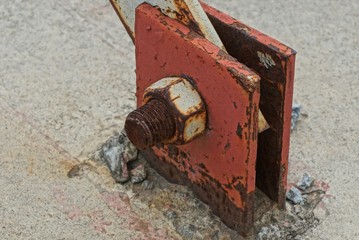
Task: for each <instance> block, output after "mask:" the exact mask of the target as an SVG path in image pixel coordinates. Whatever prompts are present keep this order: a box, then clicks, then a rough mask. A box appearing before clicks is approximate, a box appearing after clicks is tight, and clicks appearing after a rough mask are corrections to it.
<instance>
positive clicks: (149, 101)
mask: <svg viewBox="0 0 359 240" xmlns="http://www.w3.org/2000/svg"><path fill="white" fill-rule="evenodd" d="M206 119H207V112H206V109H205V104H204V102H203V101H202V98H201V96H200V95H199V93H198V92H197V90H196V89H195V88H194V87H193V85H192V84H191V83H190V82H189V81H188V80H187V79H185V78H181V77H168V78H164V79H161V80H159V81H157V82H156V83H154V84H152V85H151V86H149V87H148V88H147V89H146V90H145V93H144V96H143V105H142V106H141V107H140V108H138V109H137V110H135V111H133V112H131V113H130V114H129V115H128V116H127V118H126V122H125V130H126V133H127V135H128V137H129V139H130V141H131V142H132V143H133V144H134V145H135V146H136V147H138V148H140V149H144V148H147V147H152V146H154V145H155V144H156V143H165V144H169V143H172V144H185V143H188V142H190V141H192V140H193V139H194V138H196V137H198V136H199V135H201V134H202V133H203V132H204V130H205V128H206Z"/></svg>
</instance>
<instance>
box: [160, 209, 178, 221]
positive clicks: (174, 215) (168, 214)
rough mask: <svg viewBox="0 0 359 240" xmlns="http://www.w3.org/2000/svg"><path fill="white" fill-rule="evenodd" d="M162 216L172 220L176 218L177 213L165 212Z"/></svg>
mask: <svg viewBox="0 0 359 240" xmlns="http://www.w3.org/2000/svg"><path fill="white" fill-rule="evenodd" d="M163 216H165V217H166V218H167V219H170V220H174V219H176V218H177V213H176V212H175V211H173V210H167V211H165V212H164V213H163Z"/></svg>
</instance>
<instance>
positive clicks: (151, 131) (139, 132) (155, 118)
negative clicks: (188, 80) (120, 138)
mask: <svg viewBox="0 0 359 240" xmlns="http://www.w3.org/2000/svg"><path fill="white" fill-rule="evenodd" d="M125 131H126V133H127V136H128V138H129V139H130V141H131V142H132V143H133V144H134V145H135V146H136V147H137V148H139V149H145V148H147V147H152V146H154V145H155V144H156V143H160V142H163V141H165V140H168V139H171V138H172V137H173V136H174V134H175V131H176V124H175V120H174V117H173V116H172V113H171V111H170V109H169V107H168V106H167V105H166V104H165V103H163V102H162V101H159V100H157V99H153V100H150V101H149V102H148V103H146V104H145V105H143V106H142V107H140V108H138V109H136V110H134V111H132V112H131V113H130V114H129V115H128V116H127V118H126V122H125Z"/></svg>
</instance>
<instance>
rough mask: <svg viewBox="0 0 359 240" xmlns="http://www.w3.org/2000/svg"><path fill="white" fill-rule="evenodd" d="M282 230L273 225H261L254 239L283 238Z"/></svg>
mask: <svg viewBox="0 0 359 240" xmlns="http://www.w3.org/2000/svg"><path fill="white" fill-rule="evenodd" d="M282 235H283V234H282V231H281V230H280V229H279V228H278V227H277V226H275V225H269V226H268V227H262V228H261V230H260V231H259V233H258V235H257V237H256V240H280V239H283V236H282Z"/></svg>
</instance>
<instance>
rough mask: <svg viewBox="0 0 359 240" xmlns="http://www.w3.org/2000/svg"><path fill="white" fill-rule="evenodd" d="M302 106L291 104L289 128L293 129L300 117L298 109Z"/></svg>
mask: <svg viewBox="0 0 359 240" xmlns="http://www.w3.org/2000/svg"><path fill="white" fill-rule="evenodd" d="M301 109H302V106H301V105H300V104H293V106H292V121H291V127H290V129H291V130H293V129H294V128H295V126H296V124H297V121H298V119H299V117H300V111H301Z"/></svg>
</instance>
